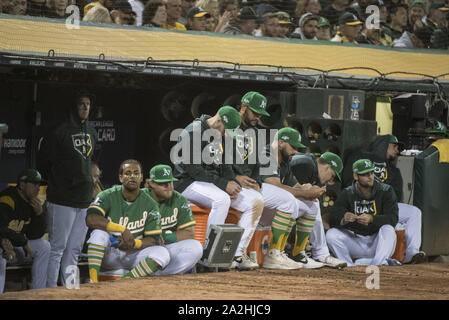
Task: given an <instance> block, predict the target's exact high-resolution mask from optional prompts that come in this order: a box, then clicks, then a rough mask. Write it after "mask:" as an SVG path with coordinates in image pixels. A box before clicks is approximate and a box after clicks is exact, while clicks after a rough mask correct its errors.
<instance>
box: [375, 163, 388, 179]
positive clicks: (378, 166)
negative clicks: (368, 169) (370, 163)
mask: <svg viewBox="0 0 449 320" xmlns="http://www.w3.org/2000/svg"><path fill="white" fill-rule="evenodd" d="M374 176H375V177H376V179H377V180H379V181H380V182H385V181H386V180H387V178H388V170H387V164H386V163H385V162H382V163H379V162H374Z"/></svg>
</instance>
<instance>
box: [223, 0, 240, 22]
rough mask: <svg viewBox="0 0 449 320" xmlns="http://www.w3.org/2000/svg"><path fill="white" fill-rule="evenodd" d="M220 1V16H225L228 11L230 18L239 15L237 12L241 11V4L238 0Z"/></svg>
mask: <svg viewBox="0 0 449 320" xmlns="http://www.w3.org/2000/svg"><path fill="white" fill-rule="evenodd" d="M218 3H219V6H218V13H219V14H220V16H223V15H224V13H225V12H226V11H228V12H229V15H230V18H229V20H231V19H234V18H235V17H237V14H238V13H239V4H238V2H237V0H220V1H219V2H218Z"/></svg>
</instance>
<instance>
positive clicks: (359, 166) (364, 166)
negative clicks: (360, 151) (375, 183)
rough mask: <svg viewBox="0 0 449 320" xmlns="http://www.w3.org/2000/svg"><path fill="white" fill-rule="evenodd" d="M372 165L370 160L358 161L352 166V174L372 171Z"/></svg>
mask: <svg viewBox="0 0 449 320" xmlns="http://www.w3.org/2000/svg"><path fill="white" fill-rule="evenodd" d="M374 169H375V168H374V163H373V162H372V161H371V160H370V159H360V160H357V161H356V162H354V164H353V165H352V172H354V173H356V174H365V173H368V172H371V171H374Z"/></svg>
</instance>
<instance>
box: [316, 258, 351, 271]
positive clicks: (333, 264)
mask: <svg viewBox="0 0 449 320" xmlns="http://www.w3.org/2000/svg"><path fill="white" fill-rule="evenodd" d="M316 260H317V261H318V262H321V263H323V264H324V265H325V266H326V267H330V268H336V269H340V268H344V267H346V266H347V265H348V264H347V263H346V262H345V261H343V260H340V259H337V258H334V257H332V256H327V257H321V258H318V259H316Z"/></svg>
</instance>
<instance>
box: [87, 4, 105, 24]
mask: <svg viewBox="0 0 449 320" xmlns="http://www.w3.org/2000/svg"><path fill="white" fill-rule="evenodd" d="M83 21H88V22H95V23H112V19H111V15H110V13H109V10H108V9H106V8H105V7H103V6H95V7H93V8H91V9H90V10H89V11H88V12H87V13H86V14H85V15H84V17H83Z"/></svg>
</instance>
